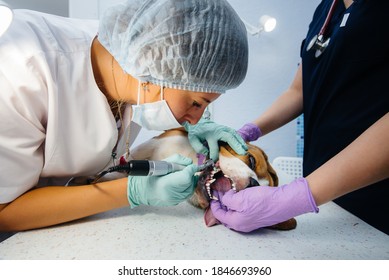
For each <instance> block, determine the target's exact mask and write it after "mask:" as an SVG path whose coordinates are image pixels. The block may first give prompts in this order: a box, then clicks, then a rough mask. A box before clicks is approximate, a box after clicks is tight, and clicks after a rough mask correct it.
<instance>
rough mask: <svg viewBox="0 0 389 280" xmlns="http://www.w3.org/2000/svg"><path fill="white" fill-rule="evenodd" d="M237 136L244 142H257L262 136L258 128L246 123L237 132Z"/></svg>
mask: <svg viewBox="0 0 389 280" xmlns="http://www.w3.org/2000/svg"><path fill="white" fill-rule="evenodd" d="M237 132H238V134H239V135H240V136H242V138H243V140H244V141H245V142H251V141H255V140H257V139H258V138H259V137H261V136H262V132H261V130H260V129H259V127H258V126H256V125H255V124H253V123H246V124H245V125H244V126H242V127H241V128H240V129H239V130H238V131H237Z"/></svg>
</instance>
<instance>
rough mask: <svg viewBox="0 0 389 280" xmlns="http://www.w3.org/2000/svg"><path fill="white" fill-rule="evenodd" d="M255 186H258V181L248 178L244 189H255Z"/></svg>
mask: <svg viewBox="0 0 389 280" xmlns="http://www.w3.org/2000/svg"><path fill="white" fill-rule="evenodd" d="M257 186H259V183H258V181H257V180H256V179H254V178H253V177H250V180H249V184H248V186H247V187H246V188H250V187H257Z"/></svg>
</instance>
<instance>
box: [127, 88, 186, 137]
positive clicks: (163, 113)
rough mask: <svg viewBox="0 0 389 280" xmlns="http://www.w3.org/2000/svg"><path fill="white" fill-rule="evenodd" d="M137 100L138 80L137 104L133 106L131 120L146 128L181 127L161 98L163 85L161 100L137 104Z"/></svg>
mask: <svg viewBox="0 0 389 280" xmlns="http://www.w3.org/2000/svg"><path fill="white" fill-rule="evenodd" d="M139 100H140V81H139V86H138V101H137V105H136V106H133V114H132V121H133V122H135V123H137V124H139V125H140V126H142V127H144V128H146V129H148V130H168V129H173V128H178V127H181V125H180V124H179V123H178V122H177V120H176V118H175V117H174V115H173V113H172V111H171V110H170V108H169V105H168V104H167V102H166V101H165V100H163V87H161V101H157V102H153V103H145V104H139Z"/></svg>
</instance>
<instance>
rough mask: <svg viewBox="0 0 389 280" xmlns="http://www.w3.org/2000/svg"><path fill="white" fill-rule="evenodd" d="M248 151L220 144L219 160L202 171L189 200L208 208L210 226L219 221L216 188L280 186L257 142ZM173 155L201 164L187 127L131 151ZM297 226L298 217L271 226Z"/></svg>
mask: <svg viewBox="0 0 389 280" xmlns="http://www.w3.org/2000/svg"><path fill="white" fill-rule="evenodd" d="M247 146H248V152H247V154H246V155H244V156H241V155H238V154H236V153H235V151H234V150H233V149H232V148H231V147H230V146H228V145H227V144H225V143H223V144H222V145H221V146H220V153H219V161H218V162H216V163H215V164H213V165H212V166H208V167H207V168H205V169H204V170H202V171H200V172H199V173H198V174H197V175H199V179H198V183H197V187H196V189H195V192H194V194H193V196H192V197H190V198H189V199H188V201H189V202H190V203H191V204H192V205H194V206H196V207H199V208H202V209H204V210H205V215H204V220H205V223H206V225H207V226H212V225H215V224H217V223H219V222H218V221H217V220H216V219H215V217H214V216H213V214H212V211H211V210H210V207H209V203H210V200H211V199H214V198H213V196H212V189H214V190H218V191H221V192H226V191H228V190H230V189H231V188H232V189H234V190H236V191H240V190H243V189H245V188H249V187H252V186H274V187H275V186H277V185H278V177H277V174H276V172H275V171H274V169H273V167H272V166H271V165H270V163H269V161H268V157H267V155H266V154H265V152H264V151H263V150H262V149H260V148H259V147H257V146H255V145H251V144H248V143H247ZM173 154H181V155H183V156H186V157H190V158H192V160H193V163H195V164H201V163H202V162H199V159H198V157H197V155H196V152H195V151H194V150H193V148H192V147H191V145H190V143H189V140H188V137H187V133H186V131H184V130H180V129H173V130H169V131H166V132H164V133H162V134H160V135H158V136H156V137H153V138H151V139H149V140H148V141H146V142H144V143H142V144H140V145H139V146H137V147H135V148H134V149H133V150H132V151H131V156H132V158H133V159H149V160H163V159H165V158H167V157H169V156H171V155H173ZM296 225H297V222H296V220H295V219H293V218H292V219H290V220H287V221H285V222H282V223H279V224H276V225H273V226H271V227H269V228H272V229H280V230H290V229H294V228H295V227H296Z"/></svg>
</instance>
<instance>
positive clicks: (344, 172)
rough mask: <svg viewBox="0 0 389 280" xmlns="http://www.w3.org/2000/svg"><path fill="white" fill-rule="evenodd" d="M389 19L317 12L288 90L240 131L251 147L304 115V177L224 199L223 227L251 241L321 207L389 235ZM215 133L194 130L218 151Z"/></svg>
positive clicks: (356, 9) (378, 7)
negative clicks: (388, 38)
mask: <svg viewBox="0 0 389 280" xmlns="http://www.w3.org/2000/svg"><path fill="white" fill-rule="evenodd" d="M333 3H335V5H334V6H333V8H332V12H333V14H332V16H330V21H329V24H328V26H327V27H326V28H324V29H325V32H324V39H323V42H325V41H326V40H327V39H328V38H331V39H330V41H329V44H328V46H327V47H326V48H324V49H321V50H320V49H319V48H318V49H319V50H318V51H317V49H315V47H312V45H313V44H314V43H315V42H316V41H315V39H312V38H315V37H314V36H315V35H317V34H318V33H319V32H320V30H321V29H322V27H323V26H325V25H324V22H325V20H326V18H327V15H328V14H330V12H329V11H331V6H332V4H333ZM388 11H389V2H388V1H386V0H377V1H364V0H359V1H354V2H353V1H351V0H344V1H343V0H339V1H332V0H323V1H322V2H321V3H320V5H319V6H318V8H317V10H316V11H315V14H314V16H313V20H312V22H311V24H310V26H309V31H308V34H307V37H306V39H305V40H304V42H303V44H302V47H301V57H302V63H301V65H300V67H299V68H298V71H297V74H296V75H295V78H294V81H293V82H292V84H291V86H290V87H289V88H288V89H287V90H286V91H285V92H284V94H282V95H281V96H280V97H279V98H278V100H276V101H275V103H274V104H273V105H272V106H271V107H270V108H269V109H268V110H267V111H265V112H264V113H263V114H262V115H261V116H260V117H258V118H257V119H256V120H255V121H254V122H253V123H249V124H246V125H245V126H243V127H242V128H241V129H240V130H239V131H238V133H240V134H241V135H242V136H243V138H244V139H245V140H247V141H253V140H256V139H257V138H258V137H259V136H261V135H265V134H267V133H269V132H271V131H273V130H275V129H277V128H279V127H281V126H283V125H284V124H286V123H288V122H289V121H291V120H293V119H294V118H296V117H297V116H299V115H300V114H301V113H304V120H305V123H304V140H305V147H304V148H305V150H304V175H303V176H304V178H300V179H297V180H295V181H293V182H291V183H290V184H287V185H283V186H281V187H279V188H269V187H266V186H264V187H262V186H261V187H256V188H250V189H247V190H244V191H241V192H239V193H235V192H233V191H229V192H227V193H225V194H224V195H223V194H218V195H219V197H220V201H214V202H213V203H212V211H213V213H214V215H215V216H216V218H218V219H219V221H221V222H222V223H223V224H224V225H226V226H227V227H229V228H232V229H235V230H237V231H243V232H248V231H252V230H254V229H257V228H260V227H265V226H268V225H272V224H276V223H278V222H282V221H284V220H287V219H289V218H291V217H294V216H297V215H300V214H303V213H307V212H318V211H319V209H318V207H317V206H318V205H321V204H324V203H326V202H328V201H331V200H334V201H335V202H336V203H337V204H339V205H340V206H342V207H343V208H345V209H346V210H348V211H350V212H351V213H353V214H355V215H356V216H358V217H360V218H361V219H362V220H364V221H366V222H367V223H369V224H370V225H372V226H374V227H376V228H377V229H379V230H381V231H383V232H385V233H387V234H389V222H388V219H387V215H388V213H389V207H388V205H389V204H388V201H387V200H388V198H389V180H388V177H389V144H388V143H389V114H388V111H389V94H388V86H387V80H388V74H389V47H388V45H386V44H384V43H383V41H382V33H381V32H379V28H380V27H383V26H388V24H387V19H386V18H387V12H388ZM311 42H312V43H311ZM319 44H320V42H319ZM215 126H217V125H216V124H212V123H200V124H198V125H195V126H194V127H193V128H192V133H191V134H192V137H191V138H198V139H207V138H208V141H209V142H213V143H214V145H216V141H217V137H216V136H215V135H212V133H211V132H212V131H214V130H215ZM217 127H218V129H219V130H221V129H222V127H221V126H217ZM206 132H208V134H207V133H206ZM215 139H216V141H215ZM214 145H209V146H210V147H211V146H214ZM201 148H202V147H201V146H198V148H197V150H201ZM203 149H204V148H203ZM211 153H215V151H211Z"/></svg>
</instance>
